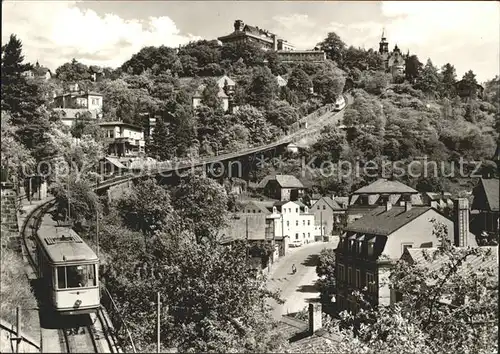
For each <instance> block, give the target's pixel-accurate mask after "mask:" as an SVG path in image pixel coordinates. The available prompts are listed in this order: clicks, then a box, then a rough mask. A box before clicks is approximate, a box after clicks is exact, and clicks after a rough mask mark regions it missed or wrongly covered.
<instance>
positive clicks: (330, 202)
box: [311, 196, 342, 210]
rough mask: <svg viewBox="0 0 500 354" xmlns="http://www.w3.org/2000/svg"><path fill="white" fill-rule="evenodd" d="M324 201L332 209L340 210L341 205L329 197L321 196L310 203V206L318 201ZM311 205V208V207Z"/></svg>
mask: <svg viewBox="0 0 500 354" xmlns="http://www.w3.org/2000/svg"><path fill="white" fill-rule="evenodd" d="M322 200H323V201H324V202H325V203H326V204H327V205H328V206H329V207H330V208H331V209H332V210H342V207H341V206H340V205H338V203H337V202H336V201H335V200H333V199H332V198H331V197H328V196H326V197H321V198H320V199H319V200H318V201H317V202H316V203H314V204H313V205H312V207H314V206H315V205H316V204H318V203H319V202H320V201H322ZM312 207H311V208H312Z"/></svg>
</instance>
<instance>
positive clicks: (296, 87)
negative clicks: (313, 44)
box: [287, 69, 313, 102]
mask: <svg viewBox="0 0 500 354" xmlns="http://www.w3.org/2000/svg"><path fill="white" fill-rule="evenodd" d="M287 86H288V88H289V89H290V90H291V91H292V92H293V93H295V95H296V96H297V98H298V99H299V102H303V101H305V100H307V98H308V97H309V95H310V94H311V88H312V87H313V85H312V80H311V78H310V77H309V75H307V74H306V73H305V72H304V71H303V70H302V69H294V70H293V71H292V73H291V74H290V77H289V78H288V83H287Z"/></svg>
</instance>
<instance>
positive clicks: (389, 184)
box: [353, 178, 418, 194]
mask: <svg viewBox="0 0 500 354" xmlns="http://www.w3.org/2000/svg"><path fill="white" fill-rule="evenodd" d="M400 193H418V191H416V190H415V189H413V188H411V187H409V186H407V185H406V184H403V183H401V182H398V181H389V180H387V179H385V178H380V179H378V180H376V181H375V182H373V183H371V184H369V185H367V186H364V187H361V188H360V189H358V190H357V191H355V192H354V193H353V194H400Z"/></svg>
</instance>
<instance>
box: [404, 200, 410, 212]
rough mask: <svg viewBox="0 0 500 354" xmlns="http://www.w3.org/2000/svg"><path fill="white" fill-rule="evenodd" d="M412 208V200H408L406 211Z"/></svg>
mask: <svg viewBox="0 0 500 354" xmlns="http://www.w3.org/2000/svg"><path fill="white" fill-rule="evenodd" d="M410 210H411V202H410V201H407V202H406V203H405V211H410Z"/></svg>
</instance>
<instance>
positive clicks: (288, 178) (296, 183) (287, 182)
mask: <svg viewBox="0 0 500 354" xmlns="http://www.w3.org/2000/svg"><path fill="white" fill-rule="evenodd" d="M271 180H275V181H276V182H278V184H279V185H280V187H281V188H304V185H303V184H302V182H301V181H300V180H299V179H298V178H297V177H295V176H292V175H275V176H266V177H264V179H263V180H262V181H261V182H260V183H259V185H258V186H257V188H261V189H262V188H264V187H265V186H266V185H267V183H268V182H269V181H271Z"/></svg>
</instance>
